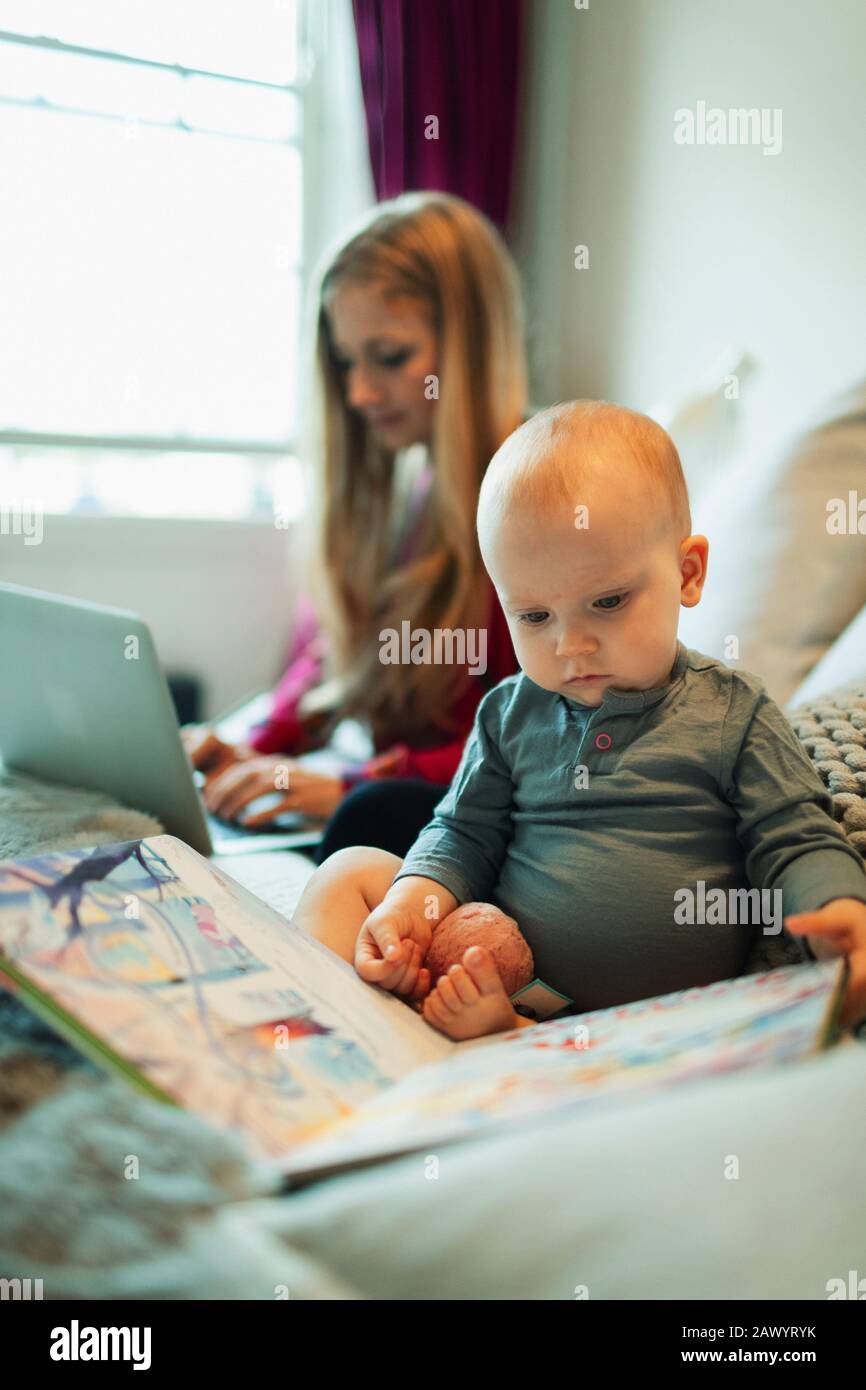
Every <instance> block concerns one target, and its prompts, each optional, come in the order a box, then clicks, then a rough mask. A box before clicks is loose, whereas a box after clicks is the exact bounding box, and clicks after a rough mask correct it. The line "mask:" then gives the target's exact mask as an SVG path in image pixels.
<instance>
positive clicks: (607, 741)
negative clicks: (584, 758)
mask: <svg viewBox="0 0 866 1390" xmlns="http://www.w3.org/2000/svg"><path fill="white" fill-rule="evenodd" d="M612 743H613V739H612V738H611V736H610V734H596V736H595V746H596V748H609V747H610V745H611V744H612Z"/></svg>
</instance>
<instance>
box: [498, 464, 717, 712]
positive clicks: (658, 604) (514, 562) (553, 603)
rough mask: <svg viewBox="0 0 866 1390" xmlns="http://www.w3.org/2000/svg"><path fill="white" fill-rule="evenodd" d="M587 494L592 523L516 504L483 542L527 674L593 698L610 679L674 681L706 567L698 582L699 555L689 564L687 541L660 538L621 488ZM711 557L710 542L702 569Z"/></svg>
mask: <svg viewBox="0 0 866 1390" xmlns="http://www.w3.org/2000/svg"><path fill="white" fill-rule="evenodd" d="M585 500H586V505H587V507H588V509H589V524H588V527H587V528H586V529H577V528H576V526H575V517H574V515H573V514H569V513H568V512H567V510H565V509H563V511H564V514H563V515H561V516H560V515H558V514H555V513H554V514H551V515H546V516H545V515H540V516H534V515H526V514H523V515H517V514H515V513H516V511H517V509H514V512H512V514H511V515H509V516H508V517H507V518H506V519H505V520H504V521H503V522H502V523H501V524H500V525H498V526H496V527H495V528H492V529H491V530H490V531H489V532H488V534H487V535H486V536H485V537H484V538H483V542H482V545H483V552H484V559H485V562H486V563H487V567H488V570H489V571H490V574H491V577H492V579H493V583H494V585H495V587H496V590H497V593H498V594H499V599H500V602H501V604H502V608H503V611H504V613H505V616H506V618H507V619H508V623H509V626H510V629H511V636H512V640H513V642H514V649H515V652H516V653H517V659H518V661H519V662H520V665H521V667H522V668H523V670H524V671H525V672H526V674H527V676H529V678H530V680H533V681H534V682H535V684H536V685H540V686H541V687H542V688H543V689H544V690H550V691H553V692H555V693H556V694H562V695H565V696H567V697H568V698H569V699H570V700H574V701H575V703H577V704H580V705H593V706H594V705H599V704H600V703H601V699H602V695H603V694H604V691H605V689H606V688H607V687H608V686H616V687H617V689H621V690H651V689H653V688H654V687H656V686H659V685H663V684H664V683H665V682H666V680H667V679H668V676H669V675H670V670H671V667H672V666H673V664H674V661H675V659H676V648H677V623H678V620H679V610H680V606H681V604H686V606H689V607H690V606H692V604H693V603H697V602H698V600H699V597H700V589H701V587H702V584H703V575H702V574H699V576H698V580H697V583H696V589H695V580H694V577H693V569H694V566H693V564H692V562H691V561H689V562H687V563H686V564H685V569H684V568H683V557H684V556H685V555H686V554H687V553H688V552H689V546H688V545H686V544H685V543H684V544H683V545H681V546H677V544H676V542H675V541H674V539H673V538H672V537H671V536H670V535H664V536H663V537H662V538H661V540H658V541H656V540H654V531H655V527H656V525H657V517H655V516H646V515H644V514H643V511H642V509H641V508H640V507H638V506H636V505H635V504H634V502H633V501H632V500H631V499H630V498H629V497H627V496H625V495H624V492H623V491H620V490H619V489H617V490H616V493H615V495H611V494H610V491H609V490H606V489H603V488H599V489H598V491H594V493H593V496H592V497H589V496H588V497H587V498H586V499H585ZM696 539H697V540H698V541H703V542H704V545H706V538H705V537H697V538H695V537H691V538H690V541H694V540H696ZM698 549H699V550H700V547H698ZM705 558H706V551H705V550H704V567H705ZM697 568H698V570H699V571H700V569H701V565H700V562H698V565H697ZM582 676H586V677H590V679H584V680H581V679H577V678H578V677H582Z"/></svg>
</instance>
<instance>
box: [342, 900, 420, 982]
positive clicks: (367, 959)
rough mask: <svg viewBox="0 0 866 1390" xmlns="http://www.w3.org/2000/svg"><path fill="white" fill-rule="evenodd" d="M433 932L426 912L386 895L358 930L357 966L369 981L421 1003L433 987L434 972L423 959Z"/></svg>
mask: <svg viewBox="0 0 866 1390" xmlns="http://www.w3.org/2000/svg"><path fill="white" fill-rule="evenodd" d="M432 935H433V933H432V929H431V926H430V923H429V922H428V921H427V919H426V918H425V917H424V915H423V913H419V912H417V911H416V910H415V909H413V908H411V907H407V906H403V905H399V904H391V903H389V902H388V898H387V895H386V896H385V898H384V899H383V901H382V902H381V903H380V904H379V906H378V907H377V908H375V909H374V910H373V911H372V912H371V913H370V915H369V917H368V918H367V920H366V921H365V922H364V923H363V925H362V927H361V930H360V931H359V932H358V937H357V940H356V942H355V969H356V970H357V972H358V974H359V975H360V976H361V979H362V980H366V981H367V983H368V984H372V985H380V986H381V987H382V989H388V990H391V991H393V993H394V994H399V995H400V996H401V997H402V998H404V999H406V1000H407V1002H409V1003H417V1002H418V1001H419V1000H421V999H423V998H424V997H425V995H426V994H427V993H428V992H429V990H430V971H429V970H427V969H425V968H424V967H423V965H422V962H423V960H424V957H425V956H426V954H427V951H428V949H429V947H430V941H431V939H432Z"/></svg>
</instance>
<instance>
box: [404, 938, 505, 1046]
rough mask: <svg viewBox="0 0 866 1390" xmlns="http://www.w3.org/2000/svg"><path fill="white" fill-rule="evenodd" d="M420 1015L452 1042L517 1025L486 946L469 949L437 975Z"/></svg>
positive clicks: (499, 1031)
mask: <svg viewBox="0 0 866 1390" xmlns="http://www.w3.org/2000/svg"><path fill="white" fill-rule="evenodd" d="M422 1013H423V1015H424V1018H425V1019H426V1021H427V1022H428V1023H429V1024H430V1025H431V1027H433V1028H436V1029H438V1031H439V1032H440V1033H446V1034H447V1035H448V1037H449V1038H453V1039H454V1041H455V1042H463V1041H465V1040H466V1039H467V1038H480V1037H482V1036H483V1035H484V1034H485V1033H503V1032H506V1031H507V1030H508V1029H510V1028H517V1027H518V1026H519V1025H520V1023H521V1019H520V1016H519V1015H518V1014H516V1013H515V1012H514V1009H513V1007H512V1005H511V1003H510V1002H509V999H508V995H507V994H506V993H505V986H504V985H503V983H502V980H501V979H500V977H499V971H498V970H497V969H496V962H495V961H494V959H493V956H492V955H491V954H490V952H489V951H488V950H487V948H486V946H470V947H469V948H468V949H467V950H466V951H464V952H463V960H462V962H461V963H460V964H459V965H452V966H451V968H450V970H449V971H448V974H447V975H440V977H439V979H438V980H437V981H436V985H435V986H434V988H433V989H431V990H430V993H429V994H428V995H427V997H426V998H425V1000H424V1004H423V1008H422Z"/></svg>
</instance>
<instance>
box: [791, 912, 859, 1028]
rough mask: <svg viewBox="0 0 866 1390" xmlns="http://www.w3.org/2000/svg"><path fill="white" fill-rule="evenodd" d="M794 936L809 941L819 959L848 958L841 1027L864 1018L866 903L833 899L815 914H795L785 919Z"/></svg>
mask: <svg viewBox="0 0 866 1390" xmlns="http://www.w3.org/2000/svg"><path fill="white" fill-rule="evenodd" d="M784 924H785V926H786V927H787V929H788V931H790V932H791V933H792V934H793V935H794V936H797V935H802V936H807V937H808V938H809V945H810V946H811V947H812V950H813V952H814V953H815V955H816V956H817V957H818V959H819V960H829V959H830V958H831V957H833V956H847V957H848V967H849V971H850V974H849V976H848V988H847V990H846V993H845V999H844V1002H843V1005H842V1012H841V1014H840V1016H839V1023H840V1026H841V1027H842V1028H850V1027H851V1026H852V1024H854V1023H858V1022H859V1021H860V1019H861V1018H864V1017H866V903H863V902H860V900H859V898H834V899H833V901H832V902H829V903H825V904H824V906H823V907H820V908H818V910H817V911H816V912H798V913H796V914H795V915H794V916H792V917H786V918H785V923H784Z"/></svg>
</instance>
